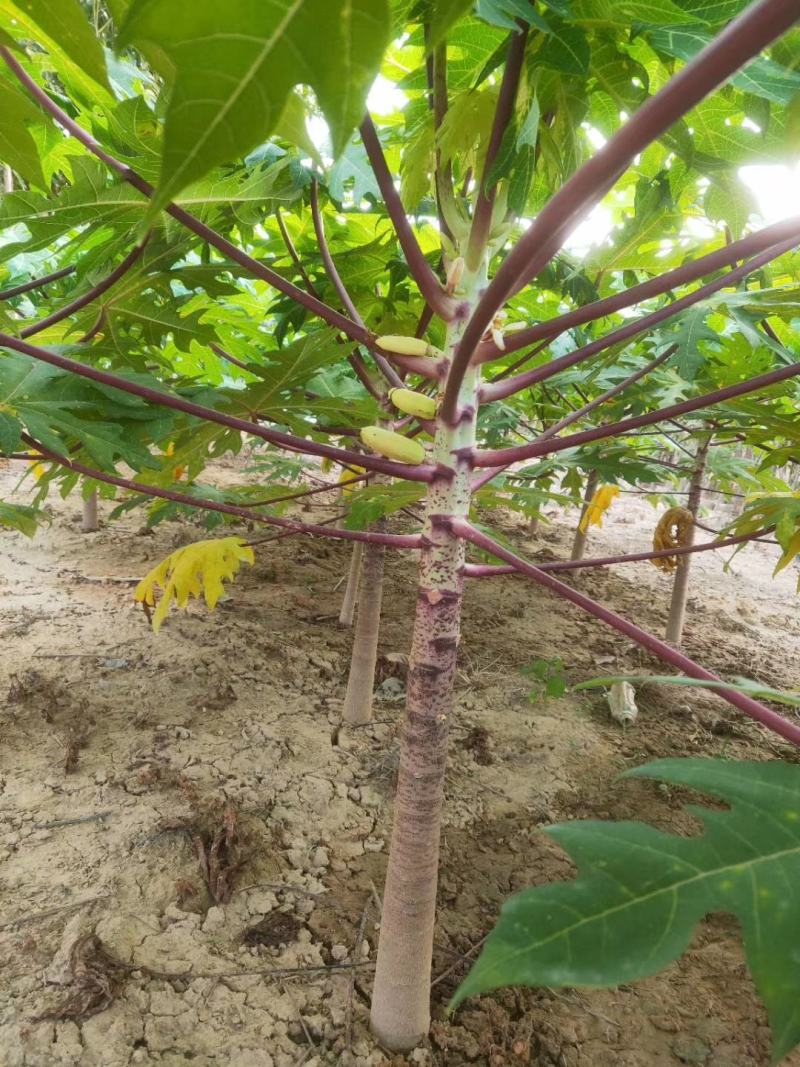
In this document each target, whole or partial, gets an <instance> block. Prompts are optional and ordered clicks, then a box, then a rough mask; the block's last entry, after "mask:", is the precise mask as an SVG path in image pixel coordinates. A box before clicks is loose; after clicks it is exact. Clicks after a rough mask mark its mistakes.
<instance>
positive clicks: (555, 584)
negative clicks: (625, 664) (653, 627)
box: [450, 519, 800, 745]
mask: <svg viewBox="0 0 800 1067" xmlns="http://www.w3.org/2000/svg"><path fill="white" fill-rule="evenodd" d="M450 525H451V529H452V530H453V532H454V533H455V534H457V535H458V536H460V537H463V538H464V540H466V541H469V542H470V543H471V544H473V545H475V546H476V547H477V548H480V549H482V550H483V551H484V552H491V553H492V555H494V556H497V558H498V559H503V560H505V561H506V563H510V564H511V565H512V566H513V567H514V568H515V569H516V570H517V571H519V572H520V573H522V574H526V575H527V576H528V577H529V578H533V580H534V581H536V582H538V583H539V584H540V585H543V586H544V587H545V588H546V589H549V590H550V592H552V593H555V594H556V595H557V596H560V597H562V598H564V599H565V600H569V601H571V602H572V603H573V604H577V606H578V607H580V608H583V609H584V611H588V612H589V614H590V615H593V616H594V617H595V618H596V619H600V621H601V622H604V623H606V624H607V625H608V626H611V627H613V628H614V629H615V630H618V631H619V632H620V633H621V634H624V635H625V637H627V638H629V639H630V640H631V641H635V642H636V643H637V644H639V645H642V647H643V648H646V649H647V650H648V651H649V652H652V653H653V654H654V655H656V656H658V657H659V658H660V659H662V660H664V661H665V662H666V663H669V664H671V665H672V666H673V667H676V668H677V669H678V670H680V671H683V673H684V674H687V675H688V676H689V677H690V678H698V679H700V680H701V681H705V682H721V681H722V679H721V678H719V677H718V676H717V675H716V674H712V673H711V671H707V670H706V669H705V667H701V666H700V665H699V664H698V663H695V662H694V660H691V659H689V657H688V656H685V655H683V653H682V652H678V651H677V650H676V649H674V648H672V646H671V645H668V644H666V642H664V641H661V640H659V638H657V637H655V636H654V635H653V634H650V633H648V632H647V631H646V630H643V629H642V628H641V627H639V626H636V625H635V624H634V623H632V622H628V620H627V619H623V618H622V617H621V616H620V615H617V614H616V612H614V611H611V610H610V609H609V608H606V607H603V605H602V604H598V603H597V601H595V600H592V599H591V597H588V596H585V595H584V594H583V593H579V592H578V591H577V590H576V589H571V588H570V587H569V586H568V585H565V584H564V583H563V582H560V581H559V580H558V579H557V578H553V577H552V576H551V575H549V574H546V573H545V571H543V570H542V569H541V567H535V566H534V565H533V564H531V563H528V562H527V561H526V560H524V559H521V558H520V557H519V556H517V555H515V554H514V553H513V552H510V551H509V550H508V549H507V548H504V547H503V545H501V544H498V543H497V542H496V541H494V540H492V538H491V537H487V536H486V534H484V533H481V531H480V530H476V529H475V527H474V526H472V525H471V524H470V523H469V522H467V521H466V520H465V519H453V520H451V522H450ZM715 692H717V693H719V695H720V696H721V697H724V699H725V700H727V701H728V703H729V704H733V705H734V707H737V708H738V709H739V710H740V711H743V712H744V713H745V715H748V716H749V717H750V718H751V719H755V720H756V721H757V722H760V723H761V725H762V726H766V727H767V729H769V730H772V731H773V732H774V733H777V734H780V736H781V737H783V738H785V739H786V740H787V741H790V742H792V744H795V745H800V725H797V724H796V723H793V722H791V721H790V720H789V719H785V718H784V717H783V716H782V715H778V713H777V712H775V711H772V709H771V708H768V707H765V705H764V704H760V703H759V702H758V701H757V700H753V699H752V697H748V696H745V695H744V693H737V692H736V691H735V690H734V689H716V690H715Z"/></svg>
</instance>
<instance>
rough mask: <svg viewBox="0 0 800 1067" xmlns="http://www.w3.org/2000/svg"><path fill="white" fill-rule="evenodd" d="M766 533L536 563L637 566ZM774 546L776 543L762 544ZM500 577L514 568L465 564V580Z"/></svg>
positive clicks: (560, 567) (542, 566)
mask: <svg viewBox="0 0 800 1067" xmlns="http://www.w3.org/2000/svg"><path fill="white" fill-rule="evenodd" d="M766 532H767V530H766V529H764V530H759V531H757V533H754V534H739V535H738V536H737V537H727V538H725V540H724V541H706V542H704V543H703V544H701V545H681V546H679V547H678V548H662V549H659V550H658V551H657V552H631V553H629V554H628V555H622V556H595V557H594V558H592V557H590V558H589V559H567V560H558V561H553V562H547V563H537V564H536V566H537V567H538V568H539V570H540V571H577V570H582V569H583V568H584V567H612V566H616V564H618V563H640V562H642V561H644V560H651V559H666V558H667V557H668V556H688V555H690V554H691V553H693V552H710V551H712V550H714V549H717V548H728V547H729V546H730V545H740V544H744V543H745V542H746V541H761V540H762V538H761V537H760V536H759V535H760V534H762V533H766ZM765 543H767V544H774V543H775V542H765ZM501 574H519V571H518V570H517V568H516V567H514V566H512V565H511V564H506V565H505V566H502V567H497V566H492V565H490V564H484V563H467V564H465V565H464V575H465V576H466V577H467V578H493V577H496V576H499V575H501Z"/></svg>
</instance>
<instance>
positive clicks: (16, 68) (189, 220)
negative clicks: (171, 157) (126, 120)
mask: <svg viewBox="0 0 800 1067" xmlns="http://www.w3.org/2000/svg"><path fill="white" fill-rule="evenodd" d="M0 56H2V58H3V59H4V60H5V62H6V64H7V66H8V67H9V68H10V70H11V71H12V73H13V74H14V75H15V76H16V78H17V79H18V81H19V82H20V83H21V84H22V85H23V87H24V88H25V89H27V91H28V92H29V93H30V95H31V96H32V97H33V98H34V99H35V100H36V101H37V103H39V104H41V106H42V107H43V108H44V109H45V111H47V112H48V113H49V114H50V115H52V116H53V118H54V119H55V120H56V122H58V124H59V125H60V126H62V127H63V128H64V129H65V130H66V131H67V132H68V133H70V134H72V136H73V137H75V138H76V140H78V141H80V143H81V144H82V145H84V147H85V148H88V149H89V151H90V152H92V153H93V154H94V155H95V156H97V158H98V159H101V160H102V161H103V162H104V163H105V164H106V165H107V166H108V167H110V168H111V169H112V170H115V171H116V172H117V173H118V174H119V175H121V176H122V178H124V179H125V181H126V182H128V183H129V184H130V185H132V186H133V188H134V189H138V190H139V192H140V193H142V194H143V195H144V196H146V197H151V196H152V195H153V191H154V190H153V186H152V185H150V183H149V182H147V181H145V179H144V178H142V177H141V175H139V174H137V173H136V171H134V170H132V169H131V168H130V167H128V166H126V164H124V163H121V162H120V161H119V160H118V159H116V158H115V157H114V156H112V155H111V154H110V153H108V152H106V150H105V149H104V148H102V147H101V146H100V145H99V144H98V142H97V141H96V140H95V139H94V137H92V136H91V134H89V133H88V132H87V131H86V130H84V129H83V127H82V126H79V125H78V123H77V122H75V121H74V120H73V119H71V118H70V116H69V115H68V114H67V113H66V112H65V111H63V110H62V109H61V108H60V107H59V106H58V104H56V103H55V102H54V101H53V100H51V99H50V97H49V96H48V95H47V93H46V92H45V91H44V90H43V89H41V88H40V87H39V86H38V85H37V84H36V82H35V81H34V80H33V78H31V77H30V76H29V75H28V73H27V72H26V71H25V69H24V67H22V65H21V64H20V63H19V62H18V60H17V59H16V58H15V57H14V56H13V55H12V53H11V52H10V51H9V50H8V49H7V48H5V47H3V46H0ZM164 210H165V211H166V212H167V214H169V215H171V216H172V217H173V218H174V219H177V220H178V222H180V223H181V224H182V225H184V226H185V227H186V228H187V229H188V230H191V231H192V233H194V234H196V235H197V236H198V237H200V238H202V240H204V241H206V242H207V243H208V244H210V245H213V247H214V248H216V249H218V250H219V251H220V252H222V253H223V254H224V255H226V256H228V257H229V258H230V259H232V260H233V261H234V262H235V263H238V264H239V265H240V266H241V267H244V269H245V270H246V271H248V272H249V273H250V274H252V275H253V276H254V277H256V278H260V279H261V280H262V281H265V282H267V283H268V284H269V285H271V286H272V287H273V288H275V289H277V290H278V292H281V293H283V294H284V295H285V296H288V297H291V299H292V300H294V301H295V302H296V303H297V304H300V305H301V306H302V307H304V308H305V309H306V310H307V311H310V312H311V313H312V314H314V315H317V316H319V318H321V319H322V320H323V321H324V322H327V323H328V325H329V326H334V327H335V328H336V329H337V330H341V331H342V333H343V334H345V335H346V336H347V337H349V338H350V339H351V340H352V341H358V342H360V343H362V344H364V343H367V342H368V341H369V339H370V333H369V330H366V329H365V328H364V327H363V326H358V325H357V324H356V323H354V322H352V321H351V320H350V319H348V318H347V317H346V316H345V315H342V314H340V312H338V311H335V310H334V309H333V308H331V307H328V305H327V304H323V303H322V302H321V301H320V300H317V299H316V297H313V296H311V295H310V294H308V293H305V292H304V291H303V290H302V289H299V288H298V287H297V286H296V285H293V284H292V283H291V282H289V281H287V280H286V279H285V278H282V277H281V275H280V274H277V273H276V272H275V271H273V270H270V268H269V267H266V266H264V264H263V263H259V262H258V260H256V259H253V257H252V256H250V255H248V254H247V252H245V251H244V250H243V249H241V248H237V247H236V245H234V244H232V243H231V242H230V241H228V240H227V239H226V238H225V237H223V236H222V235H221V234H219V233H217V232H216V230H212V229H211V227H210V226H207V225H206V224H205V223H204V222H201V221H200V220H199V219H197V218H195V217H194V215H191V214H190V213H189V212H188V211H185V210H184V209H183V208H182V207H178V205H177V204H168V205H167V207H166V208H165V209H164Z"/></svg>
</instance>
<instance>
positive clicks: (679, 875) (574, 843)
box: [451, 759, 800, 1063]
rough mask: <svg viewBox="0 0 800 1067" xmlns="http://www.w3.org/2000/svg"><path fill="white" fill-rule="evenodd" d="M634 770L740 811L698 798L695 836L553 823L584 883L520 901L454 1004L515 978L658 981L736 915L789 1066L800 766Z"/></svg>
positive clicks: (796, 970)
mask: <svg viewBox="0 0 800 1067" xmlns="http://www.w3.org/2000/svg"><path fill="white" fill-rule="evenodd" d="M624 777H641V778H653V779H657V780H659V781H663V782H668V783H671V784H675V785H682V786H688V787H690V788H693V789H697V790H700V791H702V792H704V793H707V794H709V795H711V796H714V797H717V798H719V799H720V800H724V801H726V802H727V803H728V804H729V805H730V807H729V809H728V810H724V811H721V810H716V809H714V810H712V809H711V808H706V807H702V806H697V805H691V806H690V807H689V808H688V809H687V810H689V811H691V813H692V814H693V815H695V816H696V817H697V818H698V819H700V820H701V822H702V823H703V833H702V834H700V835H698V836H696V837H688V838H686V837H677V836H675V835H674V834H669V833H664V832H663V831H660V830H656V829H654V828H653V827H651V826H647V825H646V824H644V823H639V822H619V823H612V822H597V821H594V820H585V821H580V822H573V823H564V824H560V825H557V826H553V827H550V828H549V830H548V831H547V832H548V833H549V834H550V835H551V836H552V837H553V838H554V839H555V840H556V841H558V842H559V843H560V844H561V845H562V846H563V847H564V848H565V850H566V851H567V852H568V853H569V855H570V856H571V857H572V859H573V860H574V861H575V863H576V864H577V868H578V874H577V877H576V878H575V879H574V880H573V881H571V882H564V883H556V884H551V885H545V886H539V887H537V888H535V889H527V890H524V891H523V892H522V893H518V894H517V895H516V896H513V897H511V898H510V900H508V901H507V902H506V904H505V905H504V907H503V910H502V913H501V915H500V919H499V921H498V923H497V925H496V927H495V928H494V930H493V931H492V933H491V935H490V936H489V939H488V940H487V942H486V944H485V946H484V949H483V952H482V953H481V955H480V957H479V959H478V961H477V963H476V964H475V966H474V967H473V968H472V970H471V971H470V973H469V975H468V976H467V978H466V979H465V980H464V981H463V982H462V983H461V985H460V986H459V988H458V989H457V990H456V993H455V996H454V997H453V1000H452V1001H451V1007H453V1008H455V1007H457V1006H458V1005H459V1004H461V1003H462V1002H463V1001H464V1000H465V999H466V998H467V997H470V996H475V995H476V994H478V993H484V992H487V991H488V990H490V989H496V988H498V987H501V986H507V985H531V986H583V987H604V986H615V985H620V984H621V983H624V982H631V981H634V980H636V979H638V978H644V977H646V976H648V975H652V974H655V973H656V972H657V971H659V970H661V969H662V968H663V967H665V966H666V965H667V964H669V963H671V962H672V961H673V960H675V959H676V958H677V957H678V956H679V955H680V954H681V953H682V952H683V951H684V950H685V949H686V947H687V946H688V944H689V941H690V940H691V937H692V934H693V932H694V929H695V927H696V925H697V923H698V922H699V921H700V920H701V919H702V918H703V916H705V915H707V914H708V913H709V912H714V911H725V912H728V913H731V914H733V915H735V916H736V917H737V918H738V920H739V922H740V923H741V925H742V931H743V939H744V949H745V954H746V957H747V961H748V965H749V968H750V971H751V974H752V976H753V980H754V982H755V984H756V987H757V989H758V991H759V993H760V995H761V997H762V999H763V1001H764V1004H765V1006H766V1009H767V1012H768V1015H769V1019H770V1024H771V1027H772V1039H773V1042H772V1045H773V1047H772V1053H773V1059H772V1062H773V1063H777V1061H778V1060H779V1059H780V1058H781V1057H782V1056H784V1055H786V1053H787V1052H789V1051H790V1050H791V1049H792V1048H793V1047H794V1046H795V1045H797V1044H798V1043H799V1042H800V964H798V959H797V952H796V946H797V943H798V937H800V767H798V766H796V765H793V764H788V763H782V762H778V761H771V762H767V763H757V762H754V761H736V762H733V761H727V760H715V759H667V760H658V761H656V762H654V763H650V764H648V765H646V766H644V767H639V768H636V769H634V770H631V771H627V772H626V773H625V775H624Z"/></svg>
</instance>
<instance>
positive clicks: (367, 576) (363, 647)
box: [342, 521, 386, 726]
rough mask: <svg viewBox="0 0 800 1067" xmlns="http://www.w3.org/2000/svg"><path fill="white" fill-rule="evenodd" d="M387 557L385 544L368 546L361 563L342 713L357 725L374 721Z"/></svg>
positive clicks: (379, 525) (376, 528)
mask: <svg viewBox="0 0 800 1067" xmlns="http://www.w3.org/2000/svg"><path fill="white" fill-rule="evenodd" d="M384 527H385V523H384V522H382V521H381V522H378V523H376V524H375V527H374V529H375V530H383V529H384ZM385 555H386V547H385V545H373V544H368V545H367V546H366V548H365V549H364V555H363V559H362V563H361V591H360V592H359V594H358V615H357V616H356V628H355V631H354V633H353V651H352V654H351V657H350V674H349V675H348V678H347V692H346V693H345V698H344V710H343V712H342V718H343V719H344V721H345V722H348V723H350V724H351V725H354V726H356V725H362V724H363V723H367V722H369V721H370V720H371V719H372V692H373V689H374V688H375V663H376V661H377V659H378V636H379V634H380V628H381V602H382V599H383V560H384V557H385Z"/></svg>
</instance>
